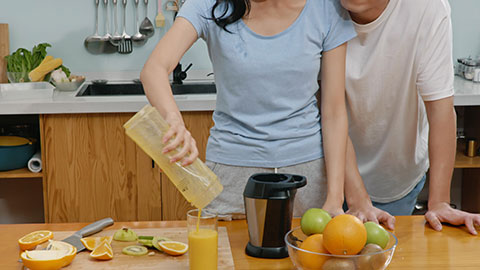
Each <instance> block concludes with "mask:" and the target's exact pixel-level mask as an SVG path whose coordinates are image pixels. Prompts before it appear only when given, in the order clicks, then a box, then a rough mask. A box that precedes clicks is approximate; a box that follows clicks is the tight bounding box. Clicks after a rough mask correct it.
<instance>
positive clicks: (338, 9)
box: [323, 0, 357, 51]
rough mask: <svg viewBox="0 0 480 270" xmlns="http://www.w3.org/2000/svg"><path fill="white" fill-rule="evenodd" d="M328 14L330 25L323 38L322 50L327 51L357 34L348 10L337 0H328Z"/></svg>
mask: <svg viewBox="0 0 480 270" xmlns="http://www.w3.org/2000/svg"><path fill="white" fill-rule="evenodd" d="M327 8H328V14H329V15H330V18H329V22H330V27H329V29H328V33H327V36H326V37H325V39H324V40H323V51H329V50H332V49H335V48H336V47H338V46H340V45H342V44H343V43H345V42H347V41H349V40H350V39H352V38H354V37H356V36H357V33H356V31H355V28H354V27H353V23H352V21H351V20H350V15H349V14H348V11H347V10H345V9H344V8H343V7H342V6H341V4H340V1H338V0H330V1H328V3H327Z"/></svg>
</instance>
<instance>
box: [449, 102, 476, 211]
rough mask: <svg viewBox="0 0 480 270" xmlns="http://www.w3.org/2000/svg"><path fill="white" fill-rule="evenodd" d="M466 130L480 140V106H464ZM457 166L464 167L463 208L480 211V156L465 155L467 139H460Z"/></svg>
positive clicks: (466, 135)
mask: <svg viewBox="0 0 480 270" xmlns="http://www.w3.org/2000/svg"><path fill="white" fill-rule="evenodd" d="M463 110H464V113H463V115H464V123H463V126H464V131H465V137H466V138H475V139H476V140H477V142H480V106H468V107H464V108H463ZM457 148H458V150H457V156H456V159H455V168H462V209H463V210H465V211H469V212H474V213H480V196H479V193H480V156H476V157H467V156H466V155H465V141H459V144H458V147H457Z"/></svg>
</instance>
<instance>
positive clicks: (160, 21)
mask: <svg viewBox="0 0 480 270" xmlns="http://www.w3.org/2000/svg"><path fill="white" fill-rule="evenodd" d="M157 8H158V12H157V17H155V26H156V27H164V26H165V16H163V13H162V0H158V7H157Z"/></svg>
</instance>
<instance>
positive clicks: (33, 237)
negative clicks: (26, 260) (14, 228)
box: [18, 231, 53, 250]
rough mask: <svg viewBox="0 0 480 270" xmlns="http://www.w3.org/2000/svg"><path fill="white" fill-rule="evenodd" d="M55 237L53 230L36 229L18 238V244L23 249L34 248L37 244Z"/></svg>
mask: <svg viewBox="0 0 480 270" xmlns="http://www.w3.org/2000/svg"><path fill="white" fill-rule="evenodd" d="M52 238H53V233H52V232H51V231H35V232H31V233H29V234H27V235H25V236H23V237H22V238H20V239H18V245H19V246H20V249H21V250H27V249H33V248H34V247H36V246H37V245H39V244H41V243H43V242H46V241H47V240H49V239H52Z"/></svg>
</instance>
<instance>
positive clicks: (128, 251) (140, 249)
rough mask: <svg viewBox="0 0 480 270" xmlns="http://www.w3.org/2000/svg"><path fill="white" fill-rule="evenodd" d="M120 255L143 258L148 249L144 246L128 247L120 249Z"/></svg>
mask: <svg viewBox="0 0 480 270" xmlns="http://www.w3.org/2000/svg"><path fill="white" fill-rule="evenodd" d="M122 253H123V254H125V255H131V256H143V255H145V254H147V253H148V249H147V248H146V247H144V246H128V247H125V248H123V249H122Z"/></svg>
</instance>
